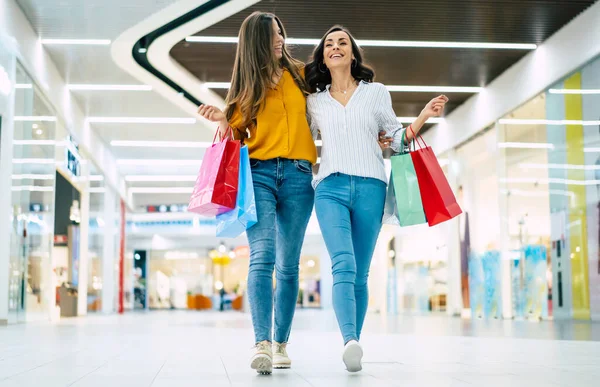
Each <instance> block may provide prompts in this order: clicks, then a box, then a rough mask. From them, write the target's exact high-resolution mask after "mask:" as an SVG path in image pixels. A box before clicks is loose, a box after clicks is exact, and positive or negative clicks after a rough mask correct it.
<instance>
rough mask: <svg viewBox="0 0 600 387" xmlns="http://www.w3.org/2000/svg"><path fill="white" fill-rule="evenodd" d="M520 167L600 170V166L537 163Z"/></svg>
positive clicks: (522, 164) (524, 164)
mask: <svg viewBox="0 0 600 387" xmlns="http://www.w3.org/2000/svg"><path fill="white" fill-rule="evenodd" d="M519 167H521V168H525V169H569V170H576V171H597V170H600V165H583V164H554V163H548V164H543V163H541V164H537V163H521V164H519Z"/></svg>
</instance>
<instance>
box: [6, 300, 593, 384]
mask: <svg viewBox="0 0 600 387" xmlns="http://www.w3.org/2000/svg"><path fill="white" fill-rule="evenodd" d="M250 327H251V325H250V321H249V317H248V315H243V314H239V313H234V312H227V313H225V314H218V313H212V312H211V313H194V312H150V313H148V314H129V315H126V316H123V317H118V316H94V317H91V316H88V317H85V318H78V319H71V320H63V321H62V322H61V323H60V324H57V325H50V324H35V325H34V324H28V325H18V326H10V327H4V328H0V387H27V386H36V387H38V386H40V387H58V386H76V387H91V386H94V387H95V386H98V387H121V386H124V387H125V386H126V387H138V386H144V387H147V386H153V387H188V386H189V387H191V386H194V387H195V386H199V387H204V386H206V387H213V386H214V387H220V386H281V387H283V386H285V387H294V386H324V387H336V386H369V387H377V386H436V387H449V386H452V387H466V386H486V387H493V386H503V387H504V386H511V387H520V386H523V387H525V386H526V387H531V386H568V387H571V386H572V387H585V386H599V385H600V384H599V383H600V382H599V381H600V342H598V341H586V340H593V339H595V338H596V337H597V332H598V325H595V324H551V323H541V324H540V323H529V322H522V323H518V322H500V321H496V322H474V323H469V322H465V321H463V320H460V319H449V318H446V317H418V318H413V317H388V318H385V319H384V318H382V317H381V316H377V315H370V316H368V324H367V329H366V332H365V334H364V337H363V340H362V342H363V346H364V348H365V359H364V360H365V364H364V370H363V372H361V373H358V374H348V373H347V372H346V371H345V370H344V367H343V365H342V363H341V360H340V358H341V350H342V345H341V343H340V337H339V334H338V333H337V331H336V330H335V320H334V318H333V316H332V312H329V311H326V312H317V311H302V310H301V311H298V313H297V318H296V320H295V326H294V330H293V333H292V338H291V340H290V341H291V343H290V345H289V353H290V356H291V357H292V360H293V362H294V364H293V368H292V370H286V371H275V373H274V374H273V375H271V376H258V375H256V374H255V373H253V371H252V370H250V368H249V366H248V359H249V356H250V347H251V346H252V341H253V340H252V330H251V328H250ZM527 332H531V334H530V335H529V336H532V337H537V338H543V339H541V340H540V339H526V338H523V337H524V336H527V335H528V333H527ZM534 332H538V333H534ZM540 332H541V333H540ZM561 332H562V333H561ZM550 338H554V339H550ZM558 339H561V340H558ZM566 339H569V340H566ZM570 339H579V340H578V341H570Z"/></svg>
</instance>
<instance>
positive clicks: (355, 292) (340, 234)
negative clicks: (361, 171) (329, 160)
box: [315, 173, 387, 343]
mask: <svg viewBox="0 0 600 387" xmlns="http://www.w3.org/2000/svg"><path fill="white" fill-rule="evenodd" d="M386 187H387V185H386V183H384V182H383V181H381V180H378V179H371V178H365V177H358V176H349V175H345V174H341V173H335V174H333V175H330V176H328V177H327V178H325V179H324V180H323V181H322V182H321V183H319V185H318V186H317V189H316V192H315V209H316V211H317V218H318V219H319V225H320V226H321V232H322V233H323V238H324V239H325V245H326V246H327V250H328V251H329V255H330V256H331V266H332V271H333V309H334V310H335V315H336V317H337V320H338V324H339V326H340V330H341V332H342V336H343V337H344V343H347V342H348V341H350V340H357V341H358V340H359V339H360V333H361V331H362V327H363V323H364V321H365V316H366V314H367V306H368V303H369V290H368V287H367V280H368V277H369V267H370V266H371V258H372V257H373V252H374V250H375V245H376V243H377V237H378V236H379V231H380V230H381V220H382V218H383V207H384V203H385V193H386Z"/></svg>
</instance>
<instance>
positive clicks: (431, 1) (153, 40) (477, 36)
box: [0, 0, 600, 387]
mask: <svg viewBox="0 0 600 387" xmlns="http://www.w3.org/2000/svg"><path fill="white" fill-rule="evenodd" d="M256 10H262V11H268V12H274V13H275V14H277V15H278V16H279V17H280V18H281V20H282V22H283V23H284V25H285V26H286V30H287V34H288V40H287V44H288V45H289V46H290V48H291V50H292V53H293V55H294V57H296V58H298V59H300V60H302V61H308V60H309V58H310V54H311V52H312V50H313V48H314V46H315V43H316V42H318V40H319V39H320V37H321V36H322V34H323V33H324V32H325V31H326V30H327V29H328V28H329V27H330V26H332V25H334V24H342V25H344V26H345V27H347V28H349V30H350V31H352V32H353V34H354V36H355V37H356V39H358V43H359V44H360V45H361V47H362V48H363V50H364V52H365V55H366V58H367V61H368V62H369V63H370V64H371V65H372V66H373V67H374V69H375V71H376V74H377V77H376V80H377V81H378V82H381V83H383V84H385V85H386V86H387V88H388V90H389V91H390V94H391V96H392V103H393V107H394V110H395V112H396V115H397V116H398V121H399V123H402V124H403V125H408V124H410V123H411V122H412V121H413V120H414V119H415V117H416V116H417V115H418V113H419V111H420V109H421V107H422V106H423V105H424V104H425V103H426V102H427V101H429V100H430V99H431V98H433V97H435V96H436V95H439V94H445V95H447V96H448V97H449V99H450V102H449V103H448V105H447V106H446V110H445V112H444V115H443V117H440V118H434V119H430V121H428V123H427V124H426V127H425V128H424V129H423V133H424V134H423V137H424V139H425V141H426V142H427V144H428V145H429V146H431V147H432V149H433V150H434V152H435V153H436V155H437V157H438V161H439V163H440V166H441V167H442V169H443V171H444V174H445V176H446V178H447V180H448V182H449V183H450V186H451V188H452V190H453V191H454V193H455V195H456V198H457V201H458V203H459V204H460V206H461V208H462V210H463V214H462V215H460V216H458V217H456V218H454V219H452V220H450V221H447V222H444V223H442V224H440V225H437V226H435V227H428V226H427V225H426V224H425V225H418V226H411V227H399V226H395V225H387V224H386V225H384V226H383V228H382V230H381V233H380V235H379V239H378V242H377V246H376V249H375V253H374V256H373V261H372V265H371V271H370V276H369V304H368V309H369V310H368V315H367V321H366V326H365V332H364V333H363V338H361V341H362V343H363V346H364V348H365V358H364V370H363V372H362V373H359V374H356V375H350V374H348V373H347V372H345V370H344V368H343V365H342V363H341V360H340V353H341V350H342V348H343V345H342V344H343V343H342V342H341V337H340V335H339V331H338V327H337V324H336V320H335V315H334V311H333V306H332V286H333V278H332V272H331V260H330V257H329V254H328V252H327V249H326V247H325V243H324V241H323V238H322V236H321V231H320V228H319V224H318V222H317V219H316V216H315V215H314V213H313V216H312V217H311V220H310V222H309V225H308V230H307V233H306V237H305V239H304V244H303V248H302V253H301V259H300V291H299V294H298V298H297V305H296V315H295V320H294V325H293V329H292V336H291V339H290V346H289V348H288V350H289V353H290V356H291V357H293V359H294V366H293V368H292V370H285V371H277V372H274V373H273V375H271V377H261V376H257V375H256V373H253V372H252V370H251V369H250V368H249V367H248V358H249V356H250V352H249V348H250V347H251V346H252V344H253V335H252V324H251V318H250V313H249V303H248V297H247V287H248V286H247V275H248V267H249V257H250V248H249V246H248V241H247V239H246V236H245V234H243V235H242V236H240V237H237V238H217V237H216V236H215V235H216V234H215V227H216V221H215V219H214V218H208V217H201V216H198V215H196V214H194V213H191V212H188V211H187V205H188V203H189V199H190V194H191V192H192V189H193V186H194V182H195V181H196V178H197V174H198V170H199V168H200V165H201V162H202V157H203V155H204V152H205V151H206V149H207V148H209V147H210V146H211V144H212V141H213V136H214V133H215V130H216V126H215V125H213V123H210V122H208V121H206V120H204V119H202V118H201V117H199V116H198V115H197V108H198V105H199V104H200V103H205V104H211V105H216V106H221V107H222V106H224V102H225V97H226V95H227V91H228V88H229V85H230V83H229V81H230V79H231V72H232V66H233V61H234V57H235V51H236V43H237V34H238V30H239V27H240V25H241V23H242V21H243V20H244V18H245V17H246V16H248V15H249V14H250V13H252V12H253V11H256ZM0 139H1V144H0V166H1V168H0V187H1V192H2V194H1V195H0V220H1V221H0V241H1V242H0V386H2V387H4V386H30V385H31V386H33V385H35V386H100V385H102V386H105V385H113V386H162V385H164V386H175V385H177V386H188V385H189V386H192V385H194V386H208V387H212V386H234V385H240V386H242V385H263V384H264V385H271V386H273V385H274V386H283V385H291V386H328V387H330V386H337V385H339V386H358V385H360V386H363V385H365V386H408V385H410V386H413V385H414V386H471V385H473V386H480V385H489V386H492V385H503V386H505V385H515V386H578V387H579V386H592V385H594V386H597V385H598V384H597V380H598V378H600V2H597V1H595V0H521V1H508V0H487V1H480V0H461V1H457V0H421V1H419V2H415V1H389V0H381V1H353V0H345V1H341V0H332V1H326V2H324V1H318V0H303V1H293V0H263V1H257V0H229V1H228V0H160V1H150V0H128V1H126V2H119V1H113V0H85V1H82V0H0ZM317 149H318V150H320V144H319V143H317ZM390 157H391V154H389V153H387V152H386V153H385V160H384V161H385V165H386V168H387V173H388V174H389V173H390V171H391V163H390ZM315 168H318V162H317V165H315Z"/></svg>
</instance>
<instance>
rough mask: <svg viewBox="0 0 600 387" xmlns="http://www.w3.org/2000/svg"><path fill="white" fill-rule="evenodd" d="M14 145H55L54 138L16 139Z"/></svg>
mask: <svg viewBox="0 0 600 387" xmlns="http://www.w3.org/2000/svg"><path fill="white" fill-rule="evenodd" d="M13 145H39V146H54V145H56V141H54V140H14V141H13Z"/></svg>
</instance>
